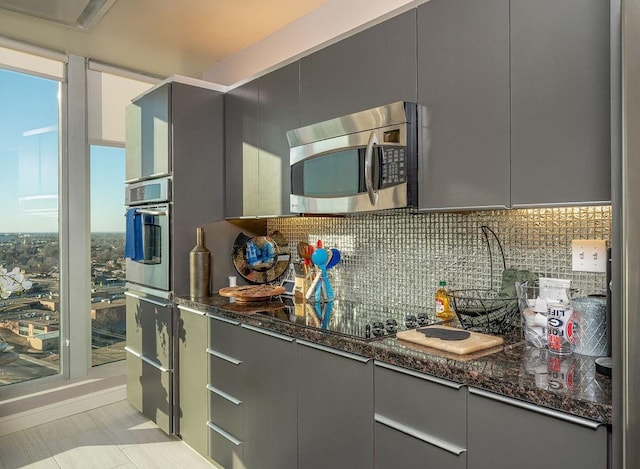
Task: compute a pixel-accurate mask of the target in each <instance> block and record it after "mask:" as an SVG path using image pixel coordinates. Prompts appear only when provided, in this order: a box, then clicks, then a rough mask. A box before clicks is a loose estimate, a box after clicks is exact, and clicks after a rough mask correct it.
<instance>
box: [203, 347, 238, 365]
mask: <svg viewBox="0 0 640 469" xmlns="http://www.w3.org/2000/svg"><path fill="white" fill-rule="evenodd" d="M207 353H208V354H209V355H213V356H214V357H217V358H219V359H221V360H224V361H226V362H229V363H233V364H234V365H239V364H241V363H242V360H238V359H236V358H233V357H230V356H229V355H225V354H224V353H221V352H217V351H215V350H213V349H210V348H208V349H207Z"/></svg>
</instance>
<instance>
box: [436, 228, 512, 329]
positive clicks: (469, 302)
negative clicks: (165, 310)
mask: <svg viewBox="0 0 640 469" xmlns="http://www.w3.org/2000/svg"><path fill="white" fill-rule="evenodd" d="M480 229H481V230H482V234H483V235H484V240H485V242H486V244H487V249H488V251H489V267H490V275H491V280H490V281H491V286H490V288H489V289H488V290H483V289H465V290H451V291H449V292H448V293H447V296H448V298H449V304H450V305H453V309H454V311H455V313H456V316H457V317H458V321H460V324H461V325H462V327H463V328H464V329H467V330H471V331H476V332H486V333H489V334H504V333H506V332H508V331H509V330H510V329H511V328H512V327H513V325H514V324H515V323H516V319H518V318H519V309H518V296H517V294H516V292H515V290H514V292H513V296H511V295H505V294H504V293H501V292H498V291H496V290H494V289H493V256H492V254H491V244H490V243H489V235H488V234H487V233H491V234H492V235H493V237H494V238H495V240H496V242H497V244H498V248H500V254H501V255H502V267H503V269H504V270H506V268H507V265H506V261H505V257H504V251H503V249H502V244H501V243H500V240H499V239H498V236H497V235H496V234H495V233H494V231H493V230H492V229H491V228H489V227H488V226H482V227H480ZM504 270H503V272H504Z"/></svg>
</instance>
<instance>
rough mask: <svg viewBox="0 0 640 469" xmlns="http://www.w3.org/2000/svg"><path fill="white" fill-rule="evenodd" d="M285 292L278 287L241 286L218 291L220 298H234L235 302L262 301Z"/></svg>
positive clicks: (282, 288)
mask: <svg viewBox="0 0 640 469" xmlns="http://www.w3.org/2000/svg"><path fill="white" fill-rule="evenodd" d="M284 292H285V288H284V287H282V286H280V285H242V286H239V287H224V288H221V289H220V290H218V294H219V295H220V296H227V297H231V298H235V299H236V301H241V302H242V301H263V300H265V299H267V298H270V297H272V296H277V295H280V294H282V293H284Z"/></svg>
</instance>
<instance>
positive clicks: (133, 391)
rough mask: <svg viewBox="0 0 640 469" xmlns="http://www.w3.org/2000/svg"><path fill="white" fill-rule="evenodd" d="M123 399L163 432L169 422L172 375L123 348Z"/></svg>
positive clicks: (169, 428) (169, 427)
mask: <svg viewBox="0 0 640 469" xmlns="http://www.w3.org/2000/svg"><path fill="white" fill-rule="evenodd" d="M127 400H128V401H129V403H130V404H131V405H132V406H133V407H134V408H136V409H137V410H138V411H139V412H140V413H142V415H144V416H145V417H147V418H148V419H149V420H151V421H152V422H155V424H156V425H158V427H160V429H161V430H162V431H164V432H165V433H167V434H169V435H170V434H172V433H173V432H174V428H173V427H174V426H173V405H172V403H173V376H172V372H171V370H169V369H166V368H163V367H161V366H159V365H158V364H157V363H154V362H150V361H149V360H145V359H144V357H142V356H141V355H138V354H137V353H135V352H133V350H132V349H128V348H127Z"/></svg>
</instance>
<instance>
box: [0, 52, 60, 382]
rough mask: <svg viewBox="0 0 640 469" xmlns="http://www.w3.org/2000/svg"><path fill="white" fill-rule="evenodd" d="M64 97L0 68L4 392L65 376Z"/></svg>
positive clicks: (42, 82) (40, 81)
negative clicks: (26, 383)
mask: <svg viewBox="0 0 640 469" xmlns="http://www.w3.org/2000/svg"><path fill="white" fill-rule="evenodd" d="M61 66H62V65H61ZM59 97H60V81H59V80H57V79H55V78H44V77H42V76H35V75H33V74H30V73H24V72H18V71H13V70H9V69H7V68H2V67H1V66H0V207H1V209H0V265H1V266H2V267H1V269H0V386H2V385H7V384H12V383H17V382H21V381H26V380H31V379H34V378H40V377H43V376H48V375H53V374H58V373H59V372H60V321H61V315H60V254H59V252H60V251H59V244H60V236H59V232H60V231H59V216H58V213H59V198H58V194H59V184H58V174H59V172H58V168H59V164H60V143H59V142H60V138H59V135H60V100H59Z"/></svg>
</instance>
